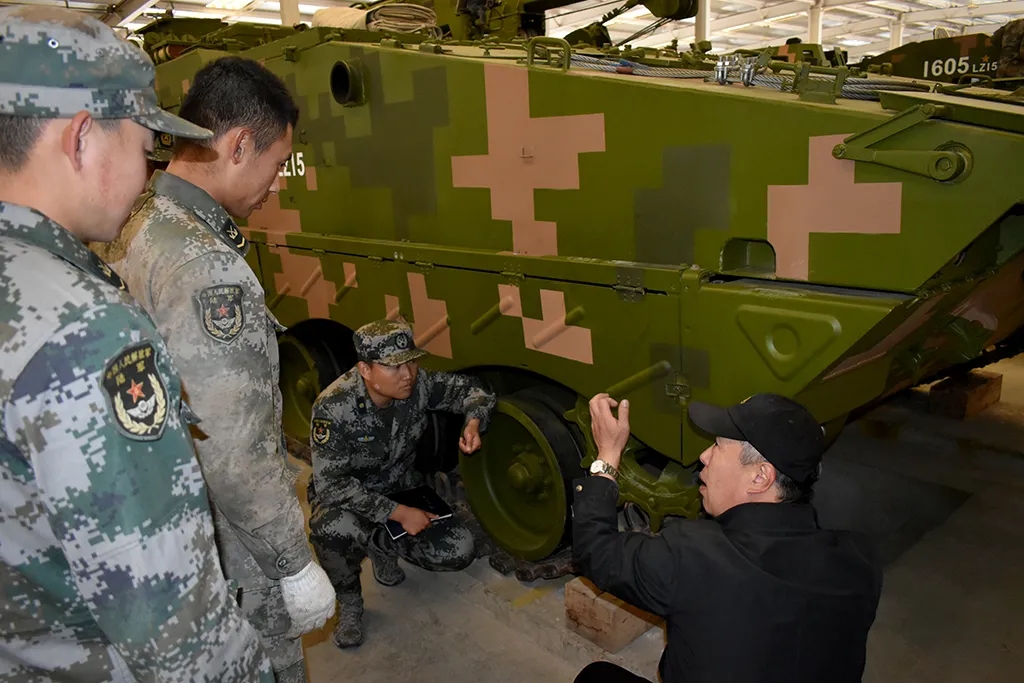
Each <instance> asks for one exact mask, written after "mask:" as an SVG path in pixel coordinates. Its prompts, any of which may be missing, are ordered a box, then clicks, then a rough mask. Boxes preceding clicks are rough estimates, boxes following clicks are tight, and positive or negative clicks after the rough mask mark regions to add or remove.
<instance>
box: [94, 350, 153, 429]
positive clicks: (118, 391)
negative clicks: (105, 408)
mask: <svg viewBox="0 0 1024 683" xmlns="http://www.w3.org/2000/svg"><path fill="white" fill-rule="evenodd" d="M103 390H104V391H106V392H107V396H108V397H109V398H110V405H111V406H112V407H113V411H114V424H115V425H117V428H118V430H119V431H120V432H121V433H122V434H124V435H125V436H127V437H128V438H129V439H135V440H136V441H153V440H156V439H159V438H160V437H161V436H162V435H163V432H164V426H165V425H166V424H167V389H166V387H165V386H164V383H163V380H162V379H161V378H160V373H159V371H158V370H157V368H156V351H155V350H154V349H153V345H152V344H151V343H150V342H143V343H142V344H135V345H133V346H129V347H127V348H125V349H122V350H121V351H120V352H119V353H118V354H117V355H116V356H114V357H113V358H111V359H110V360H109V361H108V362H107V366H106V367H105V368H104V369H103Z"/></svg>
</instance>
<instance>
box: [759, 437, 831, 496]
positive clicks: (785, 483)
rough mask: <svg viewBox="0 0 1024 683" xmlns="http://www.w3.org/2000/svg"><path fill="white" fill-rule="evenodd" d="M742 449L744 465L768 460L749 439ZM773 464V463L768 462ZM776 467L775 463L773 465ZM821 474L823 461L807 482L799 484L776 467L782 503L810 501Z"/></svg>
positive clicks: (776, 482) (777, 485) (776, 481)
mask: <svg viewBox="0 0 1024 683" xmlns="http://www.w3.org/2000/svg"><path fill="white" fill-rule="evenodd" d="M740 443H741V450H740V463H742V464H743V465H760V464H761V463H763V462H768V460H767V458H765V457H764V456H763V455H761V453H760V452H759V451H758V450H757V449H756V448H754V444H752V443H750V442H749V441H742V442H740ZM768 464H771V463H768ZM772 466H773V467H774V465H772ZM819 474H821V463H820V462H819V463H818V471H817V472H816V473H815V474H814V476H813V477H811V479H810V480H809V481H808V482H807V483H806V484H798V483H797V482H796V481H795V480H794V479H793V478H791V477H789V476H787V475H786V474H783V473H782V471H781V470H779V468H777V467H776V468H775V487H776V488H777V489H778V494H779V502H780V503H809V502H811V497H812V495H813V493H814V491H813V488H814V483H815V482H816V481H817V480H818V475H819Z"/></svg>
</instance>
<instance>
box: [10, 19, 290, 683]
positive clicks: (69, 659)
mask: <svg viewBox="0 0 1024 683" xmlns="http://www.w3.org/2000/svg"><path fill="white" fill-rule="evenodd" d="M153 84H154V69H153V64H152V62H150V61H149V59H148V58H147V57H146V55H145V54H144V53H142V52H141V51H140V50H139V49H138V48H136V47H135V46H134V45H132V44H130V43H127V42H124V41H120V40H118V39H117V37H116V36H115V34H114V33H113V31H112V30H111V29H110V28H109V27H107V26H105V25H104V24H102V23H100V22H98V21H96V20H95V19H91V18H89V17H87V16H85V15H82V14H78V13H76V12H71V11H69V10H65V9H54V8H48V7H18V8H4V9H0V301H3V304H2V307H0V402H2V406H3V425H4V431H3V437H2V439H3V442H2V448H0V677H2V678H3V679H4V680H5V681H25V682H28V681H33V682H37V681H56V680H60V681H76V682H83V683H86V682H87V683H100V682H113V681H118V682H122V681H133V680H138V681H155V680H160V681H182V682H185V681H188V682H201V683H223V682H235V681H237V682H239V683H243V682H244V683H249V682H250V681H262V682H264V683H272V681H273V674H272V671H271V668H270V661H269V659H268V657H267V655H266V652H265V651H264V650H263V648H262V647H261V646H260V642H259V639H258V635H257V633H256V631H255V630H254V629H253V628H252V626H251V625H250V624H249V623H248V622H246V621H245V619H244V617H243V616H242V613H241V610H240V608H239V606H238V604H237V603H236V602H235V601H234V600H233V599H232V596H231V594H230V592H229V590H228V586H227V583H226V582H225V580H224V576H223V574H222V570H221V566H220V563H219V562H218V559H217V555H216V553H215V551H214V548H215V546H214V531H213V524H212V519H211V515H210V508H209V504H208V501H207V492H206V488H205V486H204V483H203V479H202V476H201V472H200V469H199V464H198V462H197V461H196V457H195V453H194V450H193V447H192V443H191V439H190V438H189V434H188V431H187V428H186V425H185V424H184V420H185V419H186V418H187V416H188V415H189V413H188V410H187V407H186V406H185V404H184V402H183V401H182V396H181V385H180V381H179V379H178V375H177V373H176V371H175V368H174V365H173V362H172V360H171V357H170V355H169V354H168V352H167V349H166V347H165V345H164V343H163V342H162V341H161V338H160V336H159V334H158V333H157V330H156V327H155V326H154V325H153V323H152V321H151V320H150V319H149V318H148V317H147V316H146V314H145V312H144V311H143V310H142V309H141V308H139V307H138V305H137V304H136V303H135V302H134V301H133V300H132V298H131V297H130V296H129V294H128V293H127V291H126V290H125V287H124V282H123V281H122V280H121V279H120V278H119V277H118V275H117V274H116V273H115V272H114V271H112V270H111V269H110V268H109V267H108V266H107V265H106V264H105V263H103V262H102V261H101V260H100V259H99V258H97V257H96V256H95V255H94V254H92V253H91V252H90V251H89V250H88V249H87V248H86V246H85V244H84V242H85V241H88V240H99V241H106V240H110V239H113V238H114V237H115V236H116V235H117V232H118V230H119V229H120V227H121V224H122V222H123V221H124V218H125V216H126V215H127V214H128V212H129V210H130V209H131V205H132V201H133V200H134V199H135V196H136V195H137V194H138V192H139V191H141V189H142V187H143V185H144V184H145V180H146V176H145V173H146V152H147V150H149V151H151V150H152V149H153V133H152V131H154V130H155V131H161V132H165V133H170V134H173V135H178V136H184V137H196V138H200V137H208V136H209V135H210V131H208V130H205V129H203V128H200V127H198V126H194V125H191V124H188V123H186V122H185V121H183V120H180V119H178V118H176V117H174V116H171V115H169V114H167V113H165V112H162V111H160V109H159V108H158V107H157V104H156V102H157V99H156V93H155V91H154V86H153Z"/></svg>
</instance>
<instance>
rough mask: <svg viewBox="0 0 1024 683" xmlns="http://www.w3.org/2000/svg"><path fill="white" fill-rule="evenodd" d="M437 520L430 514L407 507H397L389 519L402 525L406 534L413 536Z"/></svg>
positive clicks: (435, 516)
mask: <svg viewBox="0 0 1024 683" xmlns="http://www.w3.org/2000/svg"><path fill="white" fill-rule="evenodd" d="M436 518H437V515H435V514H434V513H432V512H425V511H424V510H420V509H419V508H411V507H409V506H408V505H399V506H398V507H397V508H395V511H394V512H392V513H391V519H393V520H395V521H396V522H398V523H399V524H401V525H402V528H403V529H405V531H406V533H408V534H409V535H410V536H415V535H416V534H418V533H419V532H421V531H423V530H424V529H426V528H427V527H428V526H430V522H431V521H432V520H434V519H436Z"/></svg>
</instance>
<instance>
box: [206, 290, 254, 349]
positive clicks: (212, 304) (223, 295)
mask: <svg viewBox="0 0 1024 683" xmlns="http://www.w3.org/2000/svg"><path fill="white" fill-rule="evenodd" d="M196 299H197V300H198V301H199V323H200V324H201V325H202V327H203V331H204V332H206V334H207V335H209V336H210V337H212V338H213V339H215V340H217V341H219V342H222V343H224V344H230V343H231V342H233V341H235V340H236V339H238V335H239V334H241V333H242V328H243V327H245V313H243V312H242V287H241V285H214V286H213V287H207V288H206V289H204V290H202V291H201V292H199V294H198V295H197V296H196Z"/></svg>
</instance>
